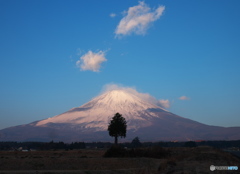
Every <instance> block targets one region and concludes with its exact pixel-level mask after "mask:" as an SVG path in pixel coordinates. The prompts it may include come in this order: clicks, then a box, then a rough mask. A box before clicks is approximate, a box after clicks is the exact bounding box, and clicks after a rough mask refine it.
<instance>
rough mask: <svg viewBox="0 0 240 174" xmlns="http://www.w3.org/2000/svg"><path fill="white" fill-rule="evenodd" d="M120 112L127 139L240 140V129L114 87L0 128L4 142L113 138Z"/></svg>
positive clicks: (103, 139)
mask: <svg viewBox="0 0 240 174" xmlns="http://www.w3.org/2000/svg"><path fill="white" fill-rule="evenodd" d="M117 112H119V113H120V114H122V115H123V117H125V118H126V120H127V129H128V131H127V139H126V140H131V139H133V138H134V137H136V136H139V137H140V138H141V140H143V141H160V140H166V141H169V140H170V141H174V140H197V139H206V140H213V139H215V140H230V139H240V128H239V127H235V128H223V127H217V126H208V125H205V124H202V123H199V122H196V121H193V120H190V119H186V118H183V117H180V116H177V115H175V114H173V113H171V112H168V111H167V110H165V109H163V108H162V107H160V106H157V105H155V104H154V103H152V102H149V101H148V100H146V99H144V98H142V97H140V96H138V95H136V94H134V93H131V92H129V91H127V90H112V91H109V92H106V93H104V94H102V95H100V96H98V97H96V98H94V99H93V100H91V101H90V102H88V103H86V104H84V105H82V106H80V107H76V108H73V109H71V110H69V111H67V112H65V113H63V114H60V115H57V116H54V117H51V118H48V119H44V120H41V121H36V122H33V123H30V124H26V125H20V126H15V127H10V128H6V129H3V130H0V136H1V139H2V141H6V140H8V141H9V140H14V141H33V140H35V141H36V140H39V141H49V140H52V139H54V140H55V141H66V142H71V141H111V137H109V135H108V132H107V131H106V130H107V126H108V123H109V121H110V119H111V118H112V117H113V116H114V114H115V113H117Z"/></svg>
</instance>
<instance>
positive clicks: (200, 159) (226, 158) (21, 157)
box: [0, 147, 240, 174]
mask: <svg viewBox="0 0 240 174" xmlns="http://www.w3.org/2000/svg"><path fill="white" fill-rule="evenodd" d="M165 149H166V150H168V151H169V156H168V157H164V158H160V159H156V158H150V157H149V158H146V157H141V158H136V157H134V158H126V157H124V158H104V157H103V155H104V153H105V151H106V149H83V150H72V151H31V152H6V151H1V152H0V173H1V174H3V173H39V174H40V173H41V174H42V173H45V174H47V173H48V174H50V173H80V174H82V173H84V174H87V173H88V174H97V173H98V174H103V173H106V174H112V173H119V174H120V173H121V174H127V173H133V174H135V173H136V174H137V173H140V174H141V173H142V174H149V173H179V174H180V173H184V174H188V173H189V174H190V173H212V172H211V171H210V170H209V167H210V165H215V166H238V167H240V160H239V159H238V158H236V157H234V156H232V155H231V154H229V153H227V152H223V151H220V150H218V149H214V148H211V147H196V148H183V147H179V148H165ZM214 173H240V172H239V170H238V171H214Z"/></svg>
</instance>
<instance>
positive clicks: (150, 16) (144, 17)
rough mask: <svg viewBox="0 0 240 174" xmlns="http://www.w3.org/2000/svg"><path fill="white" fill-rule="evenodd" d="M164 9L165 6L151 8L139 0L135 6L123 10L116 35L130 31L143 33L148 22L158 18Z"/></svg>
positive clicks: (126, 33) (147, 26)
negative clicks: (125, 10) (123, 14)
mask: <svg viewBox="0 0 240 174" xmlns="http://www.w3.org/2000/svg"><path fill="white" fill-rule="evenodd" d="M164 9H165V6H159V7H158V8H157V9H156V10H153V9H151V8H150V7H148V5H146V4H145V3H144V2H143V1H139V4H138V5H137V6H133V7H130V8H129V9H128V11H127V12H125V16H124V17H123V18H122V19H121V21H120V22H119V24H118V26H117V28H116V30H115V34H116V36H121V35H129V34H131V33H135V34H138V35H144V34H145V33H146V31H147V29H148V28H149V26H150V24H151V23H152V22H154V21H156V20H157V19H159V18H160V16H161V15H162V14H163V11H164Z"/></svg>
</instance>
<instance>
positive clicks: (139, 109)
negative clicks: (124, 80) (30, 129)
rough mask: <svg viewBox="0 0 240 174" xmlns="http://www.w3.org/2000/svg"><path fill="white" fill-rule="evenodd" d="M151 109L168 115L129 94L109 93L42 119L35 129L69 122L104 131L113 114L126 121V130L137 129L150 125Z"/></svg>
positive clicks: (115, 91) (116, 91)
mask: <svg viewBox="0 0 240 174" xmlns="http://www.w3.org/2000/svg"><path fill="white" fill-rule="evenodd" d="M151 108H155V109H159V110H161V111H162V112H168V111H166V110H164V109H163V108H161V107H159V106H156V105H154V104H151V103H149V102H147V101H144V100H143V99H141V98H140V97H138V96H136V95H134V94H132V93H130V92H128V91H125V90H112V91H109V92H106V93H104V94H102V95H100V96H98V97H96V98H94V99H93V100H91V101H90V102H88V103H86V104H84V105H82V106H80V107H77V108H73V109H71V110H69V111H67V112H65V113H63V114H60V115H57V116H55V117H52V118H48V119H46V120H42V121H40V122H38V123H37V124H36V126H47V125H48V124H49V123H70V124H75V125H82V126H83V127H84V128H96V129H97V130H106V129H107V126H108V123H109V121H110V119H111V118H112V117H113V116H114V114H115V113H117V112H119V113H120V114H122V115H123V116H124V117H125V118H126V120H127V121H128V123H129V124H128V129H138V128H139V127H146V126H150V125H151V122H150V121H149V119H151V118H153V117H157V115H156V114H154V112H151Z"/></svg>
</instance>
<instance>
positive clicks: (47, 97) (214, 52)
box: [0, 0, 240, 129]
mask: <svg viewBox="0 0 240 174" xmlns="http://www.w3.org/2000/svg"><path fill="white" fill-rule="evenodd" d="M130 7H131V9H132V11H134V10H136V9H138V11H135V13H134V14H132V16H131V14H130V12H131V10H130ZM239 7H240V1H239V0H231V1H226V0H218V1H214V0H196V1H187V0H182V1H179V0H172V1H169V0H146V1H144V2H139V1H135V0H132V1H121V0H115V1H111V0H102V1H98V0H88V1H77V0H76V1H74V0H68V1H66V0H38V1H37V0H0V59H1V63H0V82H1V85H0V129H2V128H6V127H9V126H15V125H19V124H26V123H30V122H33V121H36V120H41V119H45V118H48V117H52V116H55V115H58V114H60V113H62V112H65V111H67V110H69V109H71V108H73V107H78V106H80V105H82V104H84V103H86V102H88V101H89V100H90V99H92V98H93V97H95V96H97V95H98V94H99V93H100V92H101V90H102V88H103V86H104V85H106V84H121V85H123V86H127V87H135V88H136V89H137V90H138V91H139V92H141V93H149V94H150V95H152V96H154V97H155V98H156V99H158V100H164V101H167V102H168V104H169V106H170V107H169V108H167V109H168V110H169V111H171V112H173V113H175V114H177V115H180V116H182V117H185V118H189V119H193V120H196V121H199V122H202V123H205V124H209V125H216V126H240V107H239V98H240V92H239V89H240V48H239V46H240V32H239V31H240V20H239V19H240V11H239ZM121 22H122V23H121ZM120 23H121V24H120ZM120 28H121V30H120ZM89 53H91V54H89ZM91 58H92V59H91ZM91 60H92V63H91ZM84 61H85V62H84ZM183 96H185V99H187V100H180V99H179V98H180V97H182V99H184V97H183Z"/></svg>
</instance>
